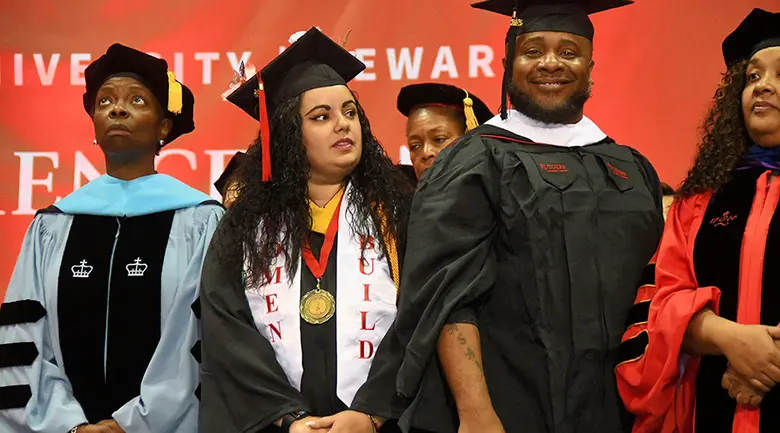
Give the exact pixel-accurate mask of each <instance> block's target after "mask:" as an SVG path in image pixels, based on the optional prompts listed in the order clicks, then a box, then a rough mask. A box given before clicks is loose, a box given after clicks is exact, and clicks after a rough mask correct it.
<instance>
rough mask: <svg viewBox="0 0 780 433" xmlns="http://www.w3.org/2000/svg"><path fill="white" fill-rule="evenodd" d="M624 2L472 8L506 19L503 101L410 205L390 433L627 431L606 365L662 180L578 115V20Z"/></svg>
mask: <svg viewBox="0 0 780 433" xmlns="http://www.w3.org/2000/svg"><path fill="white" fill-rule="evenodd" d="M570 1H573V0H570ZM518 3H519V4H518ZM551 3H554V4H551ZM626 4H630V1H628V0H600V1H599V0H581V1H578V2H577V3H561V2H549V1H546V2H544V4H539V3H537V2H533V3H529V2H527V1H522V2H514V1H512V0H508V1H507V0H505V1H495V0H491V1H486V2H482V3H479V4H476V5H475V6H476V7H478V8H481V9H487V10H491V11H494V12H498V13H502V14H505V15H509V16H512V15H513V12H514V13H516V15H515V17H514V18H513V19H512V25H511V28H510V30H509V33H508V36H507V52H506V71H505V75H504V83H503V89H502V90H503V92H502V100H503V101H504V102H503V104H502V113H501V114H500V115H499V116H496V117H495V118H493V119H491V120H490V121H488V122H487V123H486V124H484V125H482V126H480V127H478V128H476V129H475V130H473V131H471V132H470V133H468V134H466V135H465V136H464V137H463V138H461V139H460V140H459V141H457V142H456V143H454V144H452V145H450V146H449V147H448V148H447V149H445V150H444V151H442V152H441V153H440V154H439V156H438V157H437V160H436V162H435V163H434V165H433V167H432V168H431V169H430V170H429V172H428V173H426V176H425V177H424V178H423V179H422V180H421V182H420V184H419V186H418V189H417V193H416V194H415V197H414V202H413V205H412V214H411V220H410V225H409V241H408V247H407V250H406V260H405V263H404V265H405V267H404V270H403V276H402V280H401V287H402V288H403V289H402V290H401V299H400V301H399V312H398V317H397V319H396V333H397V334H396V336H397V339H398V340H399V342H400V343H399V344H400V346H401V347H405V348H406V349H405V351H404V355H403V360H402V362H401V365H400V370H399V372H398V377H397V388H398V392H399V393H400V394H401V395H402V396H404V397H406V398H407V399H409V400H410V401H411V405H410V406H409V408H408V409H407V410H406V413H405V414H404V415H403V417H402V418H401V421H400V423H399V424H400V425H401V426H402V427H406V428H408V427H409V426H414V427H417V428H422V429H425V430H429V431H434V432H455V431H460V432H480V433H488V432H504V431H506V432H518V433H520V432H522V433H526V432H530V433H541V432H550V433H553V432H554V433H574V432H581V433H594V432H605V433H613V432H623V431H625V432H628V431H630V424H631V423H630V420H628V419H626V416H625V412H624V411H623V408H622V406H621V404H620V400H619V398H618V394H617V389H616V384H615V378H614V373H613V369H614V367H615V359H616V352H617V349H618V346H619V344H620V338H621V334H622V332H623V330H624V329H625V321H626V317H627V315H628V313H629V309H630V308H631V306H632V303H633V298H634V295H635V288H636V282H637V281H638V279H639V277H640V275H641V273H642V270H643V268H644V266H645V265H646V263H647V262H648V260H649V259H650V257H651V256H652V254H653V251H654V250H655V248H656V245H657V242H658V240H659V238H660V235H661V231H662V226H663V218H662V210H661V192H660V183H659V180H658V177H657V175H656V172H655V171H654V169H653V167H652V166H651V165H650V163H649V162H648V161H647V160H646V159H645V158H644V157H643V156H642V155H641V154H640V153H639V152H637V151H636V150H634V149H631V148H629V147H625V146H621V145H618V144H616V143H615V142H614V141H613V140H612V139H611V138H609V137H608V136H607V135H606V134H604V133H603V132H602V131H601V130H600V129H599V128H598V127H597V126H596V124H595V123H593V122H592V121H591V120H590V119H588V118H587V117H585V116H584V115H583V106H584V104H585V101H586V100H587V99H588V97H589V94H590V87H591V83H590V72H591V69H592V67H593V61H592V50H593V47H592V39H593V32H594V30H593V26H592V24H591V21H590V19H589V18H588V14H590V13H595V12H599V11H603V10H606V9H611V8H614V7H618V6H623V5H626ZM507 95H508V98H507ZM507 99H509V100H510V101H511V104H512V108H513V109H507V107H506V100H507ZM386 339H387V337H386ZM388 364H391V363H388Z"/></svg>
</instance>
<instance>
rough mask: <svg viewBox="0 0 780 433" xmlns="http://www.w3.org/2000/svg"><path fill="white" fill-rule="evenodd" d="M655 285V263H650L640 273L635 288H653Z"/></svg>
mask: <svg viewBox="0 0 780 433" xmlns="http://www.w3.org/2000/svg"><path fill="white" fill-rule="evenodd" d="M654 285H655V263H650V264H649V265H647V266H646V267H645V269H644V270H643V271H642V276H641V277H640V278H639V284H638V285H637V287H642V286H654Z"/></svg>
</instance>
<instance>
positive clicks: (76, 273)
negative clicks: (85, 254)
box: [70, 260, 92, 278]
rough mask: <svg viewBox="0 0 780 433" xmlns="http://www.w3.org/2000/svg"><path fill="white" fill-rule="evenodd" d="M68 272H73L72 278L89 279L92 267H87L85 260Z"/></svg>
mask: <svg viewBox="0 0 780 433" xmlns="http://www.w3.org/2000/svg"><path fill="white" fill-rule="evenodd" d="M70 271H71V272H73V278H89V274H91V273H92V266H90V265H88V264H87V261H86V260H82V261H81V263H79V264H78V265H73V266H71V267H70Z"/></svg>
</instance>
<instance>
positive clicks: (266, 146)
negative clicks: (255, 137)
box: [257, 81, 271, 182]
mask: <svg viewBox="0 0 780 433" xmlns="http://www.w3.org/2000/svg"><path fill="white" fill-rule="evenodd" d="M257 99H258V101H259V107H260V110H259V111H260V113H259V114H260V152H261V158H262V162H261V164H262V171H263V174H262V180H263V182H268V181H270V180H271V127H270V125H269V123H268V109H267V108H266V107H268V105H266V103H265V89H264V86H263V82H262V81H261V82H260V84H259V85H258V88H257Z"/></svg>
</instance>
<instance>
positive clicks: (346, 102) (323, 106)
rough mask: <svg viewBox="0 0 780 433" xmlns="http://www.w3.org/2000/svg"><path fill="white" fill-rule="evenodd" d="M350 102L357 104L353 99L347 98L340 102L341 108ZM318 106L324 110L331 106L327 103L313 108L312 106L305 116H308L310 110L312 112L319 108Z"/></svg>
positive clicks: (328, 109)
mask: <svg viewBox="0 0 780 433" xmlns="http://www.w3.org/2000/svg"><path fill="white" fill-rule="evenodd" d="M350 104H351V105H357V104H356V103H355V101H354V100H353V99H348V100H346V101H344V103H343V104H341V108H345V107H346V106H347V105H350ZM320 108H322V109H324V110H326V111H330V110H331V108H332V107H331V106H330V105H327V104H320V105H317V106H315V107H314V108H312V109H311V110H309V112H308V113H306V116H308V115H309V114H311V113H312V112H314V111H316V110H319V109H320Z"/></svg>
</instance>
